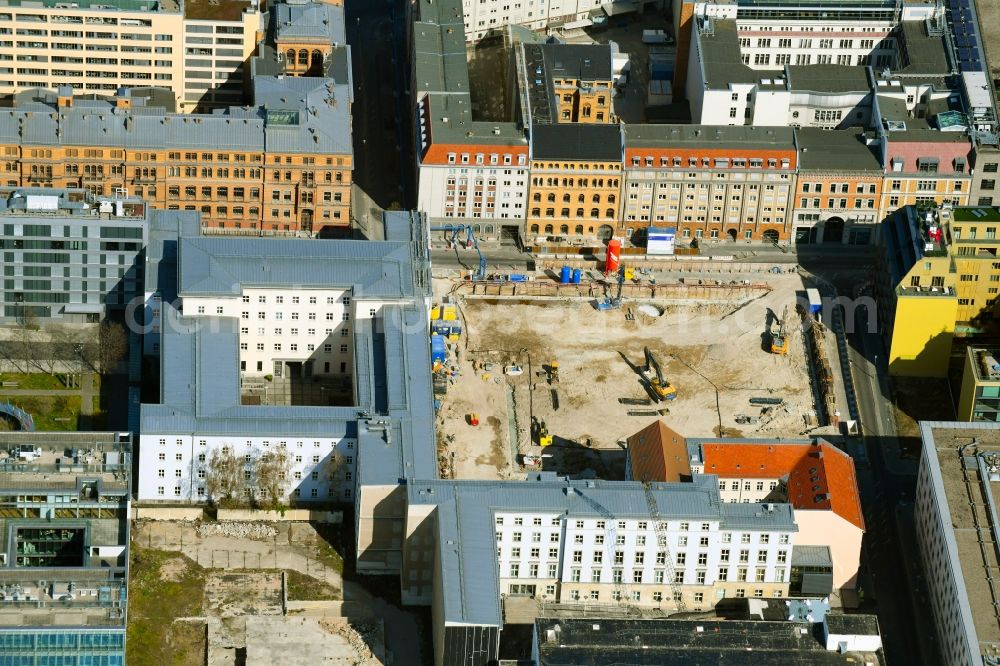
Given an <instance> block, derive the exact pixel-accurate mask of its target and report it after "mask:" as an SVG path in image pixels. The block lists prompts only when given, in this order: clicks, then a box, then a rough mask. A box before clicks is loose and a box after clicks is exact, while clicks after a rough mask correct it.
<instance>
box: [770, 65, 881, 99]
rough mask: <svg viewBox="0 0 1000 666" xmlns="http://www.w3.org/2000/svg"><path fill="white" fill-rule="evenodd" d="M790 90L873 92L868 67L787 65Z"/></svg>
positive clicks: (840, 92) (786, 71) (786, 70)
mask: <svg viewBox="0 0 1000 666" xmlns="http://www.w3.org/2000/svg"><path fill="white" fill-rule="evenodd" d="M785 73H786V74H787V82H788V84H787V85H788V89H789V90H796V91H799V90H801V91H809V92H819V93H838V94H843V93H850V92H855V93H860V94H862V95H865V94H868V93H870V92H871V88H872V86H871V82H870V81H869V80H868V68H867V67H846V66H844V65H787V66H786V67H785Z"/></svg>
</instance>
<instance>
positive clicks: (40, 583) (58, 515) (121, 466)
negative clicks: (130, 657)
mask: <svg viewBox="0 0 1000 666" xmlns="http://www.w3.org/2000/svg"><path fill="white" fill-rule="evenodd" d="M0 452H2V454H3V458H4V466H3V472H2V473H0V506H2V516H3V517H2V518H0V534H3V535H4V540H3V546H2V548H0V588H2V589H3V592H4V594H3V598H2V599H0V661H3V662H4V663H18V664H44V663H65V662H66V661H67V659H73V660H75V661H76V663H81V664H82V663H91V664H98V663H100V664H108V665H109V666H110V665H113V666H124V664H125V617H126V613H125V609H126V600H127V598H128V595H127V594H126V590H127V587H128V561H129V555H128V553H129V505H130V498H131V494H130V486H131V478H132V475H131V468H132V460H131V456H132V450H131V439H130V435H129V434H128V433H113V432H87V433H51V432H46V433H36V432H5V433H3V437H2V438H0Z"/></svg>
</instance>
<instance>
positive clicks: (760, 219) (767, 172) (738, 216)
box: [617, 125, 798, 242]
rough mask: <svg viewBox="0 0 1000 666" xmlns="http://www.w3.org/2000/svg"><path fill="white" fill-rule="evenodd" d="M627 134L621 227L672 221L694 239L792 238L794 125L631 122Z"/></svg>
mask: <svg viewBox="0 0 1000 666" xmlns="http://www.w3.org/2000/svg"><path fill="white" fill-rule="evenodd" d="M624 136H625V187H624V192H623V197H624V200H623V210H622V222H621V225H620V227H619V230H618V232H617V233H618V235H622V236H625V237H626V238H632V237H633V236H634V235H635V233H636V232H637V231H640V230H644V229H646V228H648V227H650V226H653V227H660V226H668V227H675V228H676V229H677V230H678V232H677V236H678V238H681V239H687V240H688V242H690V241H691V240H696V241H699V242H701V241H713V242H715V241H721V240H725V241H737V240H738V241H748V240H754V241H761V240H763V241H768V242H778V241H779V240H785V239H787V238H788V236H789V232H790V230H791V225H790V222H791V220H792V208H793V202H792V199H791V197H792V193H793V192H794V189H795V172H796V169H797V167H798V155H797V151H796V147H795V141H794V138H793V133H792V130H791V129H789V128H771V127H768V128H763V127H759V128H758V127H702V126H693V127H692V126H689V125H625V126H624ZM640 235H641V234H640Z"/></svg>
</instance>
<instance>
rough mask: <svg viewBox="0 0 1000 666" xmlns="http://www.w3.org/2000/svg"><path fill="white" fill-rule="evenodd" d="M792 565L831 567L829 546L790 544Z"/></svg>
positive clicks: (831, 559)
mask: <svg viewBox="0 0 1000 666" xmlns="http://www.w3.org/2000/svg"><path fill="white" fill-rule="evenodd" d="M792 565H793V566H797V567H832V566H833V557H832V556H831V555H830V547H829V546H792Z"/></svg>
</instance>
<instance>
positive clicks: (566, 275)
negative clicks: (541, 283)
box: [559, 266, 572, 284]
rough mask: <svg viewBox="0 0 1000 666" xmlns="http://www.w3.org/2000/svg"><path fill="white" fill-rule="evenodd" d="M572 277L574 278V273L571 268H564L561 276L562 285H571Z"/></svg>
mask: <svg viewBox="0 0 1000 666" xmlns="http://www.w3.org/2000/svg"><path fill="white" fill-rule="evenodd" d="M571 276H572V271H571V270H570V268H569V266H563V267H562V272H561V273H560V274H559V282H561V283H562V284H569V282H570V279H571Z"/></svg>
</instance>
